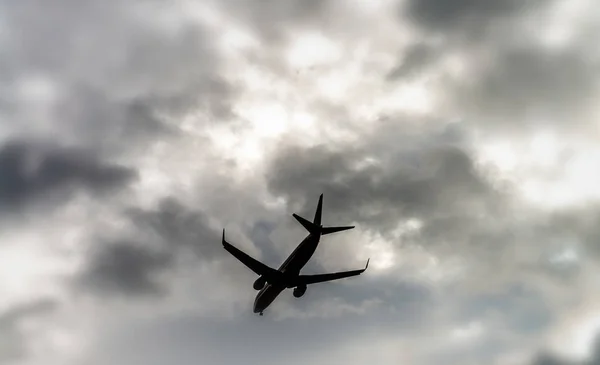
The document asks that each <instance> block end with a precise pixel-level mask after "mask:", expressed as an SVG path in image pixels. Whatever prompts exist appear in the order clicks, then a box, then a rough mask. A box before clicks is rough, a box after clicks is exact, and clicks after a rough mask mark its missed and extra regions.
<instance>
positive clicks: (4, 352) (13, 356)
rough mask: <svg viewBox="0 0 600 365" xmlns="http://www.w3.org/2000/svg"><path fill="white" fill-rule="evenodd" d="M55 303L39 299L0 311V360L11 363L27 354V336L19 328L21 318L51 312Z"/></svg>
mask: <svg viewBox="0 0 600 365" xmlns="http://www.w3.org/2000/svg"><path fill="white" fill-rule="evenodd" d="M56 306H57V303H56V302H54V301H52V300H50V299H39V300H35V301H33V302H30V303H25V304H22V305H17V306H14V307H12V308H10V309H8V310H7V311H5V312H3V313H0V362H2V363H11V362H12V361H17V360H21V359H22V358H23V357H24V356H26V354H27V348H26V345H25V344H26V343H27V336H26V334H25V333H23V330H22V329H21V328H20V324H21V323H22V321H23V320H31V319H33V318H35V317H40V316H43V315H45V314H48V313H49V312H52V311H53V310H54V309H55V308H56Z"/></svg>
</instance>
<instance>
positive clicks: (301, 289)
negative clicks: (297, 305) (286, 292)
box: [294, 285, 306, 298]
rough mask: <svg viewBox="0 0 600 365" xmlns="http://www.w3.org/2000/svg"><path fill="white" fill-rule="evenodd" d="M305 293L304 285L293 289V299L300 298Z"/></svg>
mask: <svg viewBox="0 0 600 365" xmlns="http://www.w3.org/2000/svg"><path fill="white" fill-rule="evenodd" d="M304 293H306V285H301V286H297V287H295V288H294V297H296V298H300V297H301V296H303V295H304Z"/></svg>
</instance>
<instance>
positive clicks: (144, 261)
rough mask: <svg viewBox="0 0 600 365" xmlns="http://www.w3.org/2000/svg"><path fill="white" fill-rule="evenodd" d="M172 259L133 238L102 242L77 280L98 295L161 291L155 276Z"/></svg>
mask: <svg viewBox="0 0 600 365" xmlns="http://www.w3.org/2000/svg"><path fill="white" fill-rule="evenodd" d="M98 244H100V243H98ZM171 259H172V258H171V257H170V256H169V255H168V254H165V253H160V252H153V251H152V250H150V249H148V248H146V247H144V246H141V245H139V244H137V243H134V242H124V241H121V242H114V243H104V244H103V245H102V247H99V250H98V252H96V253H94V254H92V256H91V257H90V259H89V261H90V262H89V264H88V265H89V266H88V267H87V268H86V270H85V272H84V273H83V274H82V277H81V278H80V282H79V284H80V285H81V286H82V287H84V290H86V291H88V290H89V291H92V292H97V293H98V294H100V295H102V294H126V295H132V296H135V295H142V296H144V295H157V294H162V287H161V286H160V284H159V283H157V282H156V281H155V278H154V276H155V274H160V273H161V272H162V271H164V270H165V269H167V268H168V267H169V266H170V265H171Z"/></svg>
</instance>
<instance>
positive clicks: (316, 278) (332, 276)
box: [295, 259, 370, 285]
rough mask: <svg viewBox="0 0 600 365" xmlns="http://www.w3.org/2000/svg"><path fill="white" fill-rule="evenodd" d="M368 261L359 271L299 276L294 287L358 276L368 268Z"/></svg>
mask: <svg viewBox="0 0 600 365" xmlns="http://www.w3.org/2000/svg"><path fill="white" fill-rule="evenodd" d="M369 260H370V259H369ZM369 260H367V264H366V265H365V268H364V269H360V270H351V271H340V272H332V273H328V274H317V275H300V276H298V279H297V281H296V283H295V284H296V285H309V284H317V283H323V282H326V281H332V280H338V279H343V278H347V277H350V276H356V275H360V274H362V273H363V272H365V270H367V268H368V267H369Z"/></svg>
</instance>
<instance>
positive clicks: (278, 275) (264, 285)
mask: <svg viewBox="0 0 600 365" xmlns="http://www.w3.org/2000/svg"><path fill="white" fill-rule="evenodd" d="M322 208H323V194H321V196H320V197H319V203H318V205H317V210H316V212H315V218H314V219H313V221H312V222H310V221H308V220H307V219H305V218H302V217H300V216H299V215H297V214H296V213H293V214H292V216H293V217H294V218H296V220H297V221H298V222H300V224H302V226H304V228H306V230H307V231H308V232H309V235H308V236H306V238H304V240H302V242H301V243H300V244H299V245H298V247H296V249H295V250H294V252H292V254H291V255H290V256H289V257H288V258H287V259H286V260H285V262H284V263H283V264H282V265H281V266H280V267H279V269H277V270H275V269H273V268H271V267H269V266H267V265H265V264H263V263H262V262H260V261H258V260H256V259H254V258H252V257H250V256H249V255H248V254H246V253H245V252H243V251H241V250H240V249H238V248H236V247H234V246H233V245H231V244H230V243H229V242H227V241H226V240H225V229H223V239H222V243H223V247H224V248H225V250H227V251H228V252H229V253H231V254H232V255H233V256H234V257H235V258H237V259H238V260H240V261H241V262H242V263H243V264H244V265H246V266H247V267H248V268H249V269H250V270H252V271H254V273H256V274H257V275H259V278H258V279H256V281H255V282H254V284H253V287H254V289H255V290H259V292H258V294H257V295H256V299H255V300H254V309H253V311H254V313H259V314H260V315H261V316H262V315H263V311H264V310H265V309H266V308H267V307H268V306H269V305H270V304H271V303H273V301H274V300H275V298H277V296H278V295H279V294H281V292H282V291H284V290H285V289H289V288H294V297H296V298H300V297H301V296H303V295H304V293H305V292H306V286H307V285H309V284H316V283H322V282H325V281H331V280H337V279H342V278H347V277H350V276H355V275H360V274H362V273H363V272H364V271H365V270H367V268H368V267H369V260H370V259H368V260H367V264H366V265H365V268H364V269H360V270H351V271H341V272H333V273H327V274H317V275H300V270H301V269H302V268H303V267H304V265H306V263H307V262H308V260H310V258H311V257H312V255H313V254H314V252H315V250H316V249H317V246H318V244H319V241H320V239H321V236H322V235H326V234H331V233H335V232H340V231H345V230H348V229H352V228H354V226H342V227H323V225H322V224H321V212H322Z"/></svg>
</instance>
